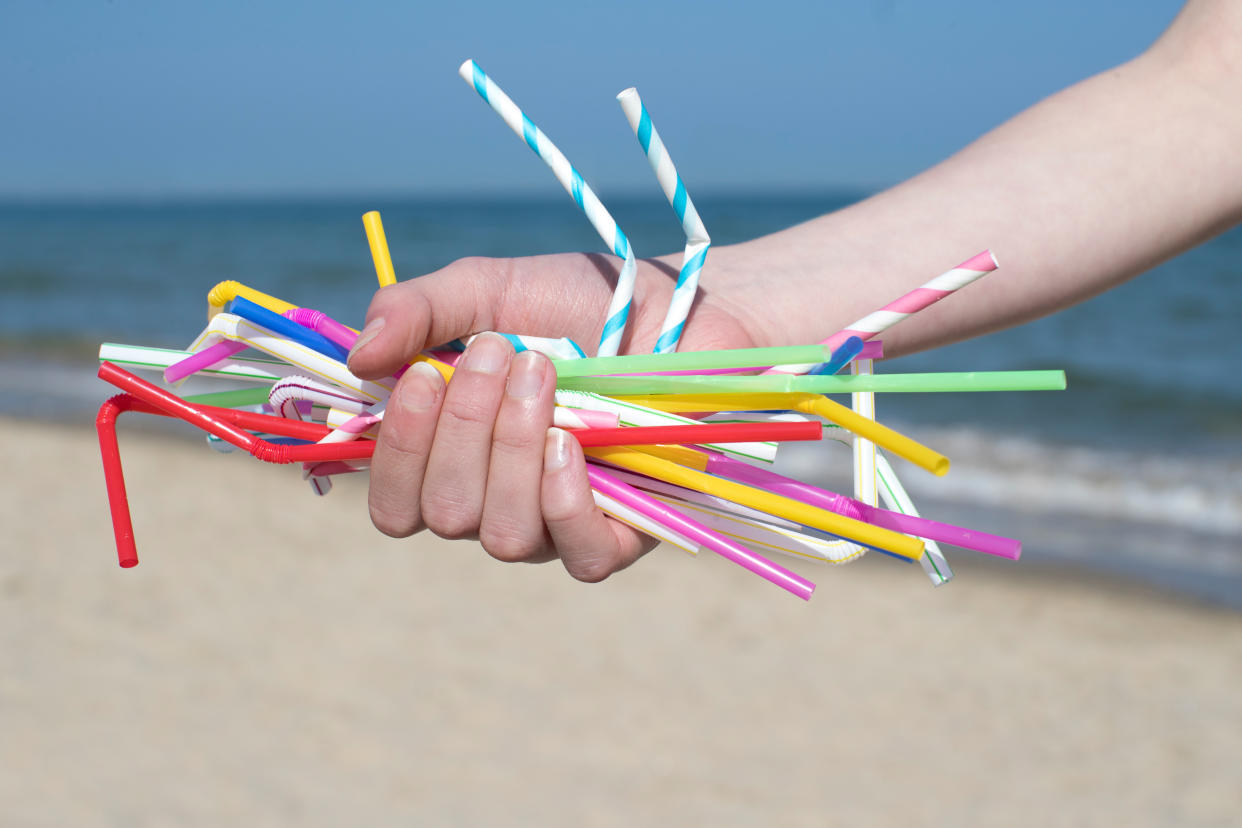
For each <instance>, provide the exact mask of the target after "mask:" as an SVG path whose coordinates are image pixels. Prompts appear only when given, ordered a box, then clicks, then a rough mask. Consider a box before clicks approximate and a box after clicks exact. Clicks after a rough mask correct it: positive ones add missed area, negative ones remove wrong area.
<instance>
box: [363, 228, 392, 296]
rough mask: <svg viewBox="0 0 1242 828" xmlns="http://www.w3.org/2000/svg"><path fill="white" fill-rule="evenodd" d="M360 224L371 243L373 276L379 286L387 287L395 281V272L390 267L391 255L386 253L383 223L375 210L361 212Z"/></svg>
mask: <svg viewBox="0 0 1242 828" xmlns="http://www.w3.org/2000/svg"><path fill="white" fill-rule="evenodd" d="M362 226H363V227H364V228H366V231H367V241H368V242H370V243H371V259H372V260H373V261H374V262H375V276H376V277H377V278H378V279H379V285H380V287H388V286H389V285H395V284H396V283H397V274H396V272H395V271H394V270H393V269H392V256H391V255H389V253H388V239H387V238H386V237H385V236H384V223H383V222H382V221H380V214H379V211H377V210H372V211H371V212H369V213H363V214H362Z"/></svg>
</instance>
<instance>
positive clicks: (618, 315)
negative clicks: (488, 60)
mask: <svg viewBox="0 0 1242 828" xmlns="http://www.w3.org/2000/svg"><path fill="white" fill-rule="evenodd" d="M457 73H458V74H459V75H461V76H462V78H463V79H464V80H465V81H466V83H468V84H470V85H471V86H473V87H474V91H476V92H478V93H479V96H480V97H481V98H483V100H485V101H487V103H488V104H489V105H490V106H491V107H492V109H494V110H496V114H497V115H499V116H500V117H501V118H502V119H503V120H504V122H505V123H506V124H508V125H509V128H510V129H512V130H513V131H514V132H516V133H517V134H518V135H519V136H521V137H522V138H523V139H524V140H525V141H526V144H527V146H529V147H530V148H531V149H532V150H534V152H535V154H536V155H538V156H539V157H540V158H542V159H543V160H544V163H546V164H547V165H548V166H549V167H550V168H551V169H552V174H553V175H555V176H556V180H557V181H559V182H561V186H562V187H564V188H565V190H566V192H568V193H569V194H570V196H572V197H573V200H574V201H575V202H576V203H577V204H578V206H579V207H581V208H582V212H584V213H586V217H587V220H588V221H590V222H591V224H592V226H594V227H595V230H596V232H597V233H599V235H600V238H602V239H603V240H604V243H605V244H607V245H609V246H611V247H612V251H613V252H614V253H616V254H617V255H618V256H620V257H621V258H623V259H625V263H624V264H623V265H622V266H621V273H620V275H619V276H618V277H617V288H616V290H614V291H613V294H612V301H611V302H610V303H609V305H608V315H607V317H606V319H605V320H604V331H603V333H602V334H601V335H600V340H599V349H598V351H597V354H598V355H599V356H616V355H617V352H618V351H619V350H620V348H621V337H622V335H623V334H624V333H625V323H626V322H627V321H628V320H629V316H630V304H631V300H632V299H633V297H634V277H635V275H636V273H637V263H636V262H635V260H634V251H633V250H632V249H630V242H629V239H627V238H626V237H625V234H624V233H622V232H621V228H620V227H618V226H617V222H616V221H614V220H613V218H612V216H611V215H610V214H609V212H608V210H607V209H605V208H604V205H603V204H602V203H600V200H599V198H597V197H596V195H595V193H594V192H593V191H592V190H591V188H590V187H588V186H587V183H586V182H585V181H584V180H583V179H582V175H581V173H579V172H578V171H577V170H576V169H574V167H573V165H572V164H570V163H569V159H567V158H566V157H565V155H564V154H563V153H562V152H561V151H560V150H559V149H557V148H556V145H555V144H553V143H552V141H551V140H549V139H548V136H546V135H544V134H543V132H542V130H540V129H539V127H537V126H535V123H534V122H533V121H532V120H531V119H530V118H528V117H526V114H525V113H523V112H522V110H521V109H519V108H518V105H517V104H515V103H514V102H513V100H512V99H511V98H510V97H509V96H508V95H506V94H505V93H504V90H503V89H501V88H500V87H499V86H497V85H496V84H495V82H493V81H492V79H491V78H489V77H488V76H487V75H486V74H485V73H484V72H483V70H482V69H480V68H479V65H478V64H477V63H475V62H474V61H473V60H468V61H466V62H465V63H463V64H462V65H461V68H460V69H458V70H457Z"/></svg>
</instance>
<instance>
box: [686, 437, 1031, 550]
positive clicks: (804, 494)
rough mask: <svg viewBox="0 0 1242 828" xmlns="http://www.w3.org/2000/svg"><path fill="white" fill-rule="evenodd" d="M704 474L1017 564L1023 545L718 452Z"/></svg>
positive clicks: (710, 456)
mask: <svg viewBox="0 0 1242 828" xmlns="http://www.w3.org/2000/svg"><path fill="white" fill-rule="evenodd" d="M707 471H708V472H709V473H711V474H718V475H720V476H722V477H728V478H732V479H733V480H737V481H738V482H740V483H747V484H749V485H752V486H758V487H760V488H764V489H767V490H768V491H771V492H773V493H775V494H780V495H784V496H785V497H792V498H794V499H795V500H801V501H802V502H803V503H809V504H810V505H812V506H818V507H820V508H821V509H827V510H828V511H830V512H836V513H837V514H838V515H844V516H846V517H850V518H854V519H855V520H863V521H866V522H867V523H870V524H872V525H874V526H879V527H882V528H884V529H892V530H893V531H894V532H904V533H905V534H907V535H914V536H915V537H919V538H927V539H928V540H934V541H939V542H940V543H948V544H952V545H953V546H960V547H962V548H963V549H973V550H975V551H976V552H983V553H984V554H986V555H996V556H997V557H1000V558H1008V559H1009V560H1011V561H1016V560H1018V558H1019V557H1021V556H1022V542H1021V541H1018V540H1014V539H1013V538H1006V537H1002V536H1000V535H992V534H989V533H987V532H979V531H976V530H974V529H966V528H963V527H961V526H954V525H953V524H951V523H941V522H940V521H937V520H928V519H927V518H923V517H915V516H913V515H903V514H902V513H901V512H892V511H889V510H888V509H881V508H878V507H876V506H869V505H867V504H866V503H863V502H862V501H861V500H855V499H854V498H852V497H846V496H845V495H842V494H837V493H836V492H830V491H828V490H827V489H820V488H818V487H816V486H811V485H809V484H807V483H803V482H801V481H799V480H793V479H791V478H788V477H785V476H784V475H780V474H777V473H776V472H772V471H768V470H767V469H761V468H758V467H756V466H752V465H750V464H749V463H744V462H742V461H741V460H737V459H735V458H733V457H729V456H728V455H725V454H721V453H719V452H715V451H708V452H707Z"/></svg>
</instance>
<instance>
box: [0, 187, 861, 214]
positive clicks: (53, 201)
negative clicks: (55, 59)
mask: <svg viewBox="0 0 1242 828" xmlns="http://www.w3.org/2000/svg"><path fill="white" fill-rule="evenodd" d="M879 189H880V188H867V187H859V186H855V185H847V184H842V185H840V186H829V187H824V186H814V187H716V188H713V187H700V188H697V189H696V190H695V192H694V197H695V199H696V200H697V201H701V202H708V201H728V202H736V201H741V200H746V201H756V200H758V201H770V202H807V201H834V202H840V201H843V200H844V201H858V200H861V199H863V198H866V197H868V196H870V195H873V194H874V193H876V192H878V191H879ZM606 195H607V196H608V200H611V201H615V202H624V203H627V204H628V203H634V202H639V201H648V200H651V199H660V200H662V199H663V196H662V194H661V193H660V191H659V189H658V188H657V187H655V186H654V184H653V185H652V186H650V187H632V188H630V187H627V188H625V189H617V190H612V191H607V192H606ZM565 198H566V196H565V194H564V193H563V192H560V191H559V190H549V189H547V188H538V189H534V188H520V189H508V188H494V189H477V190H470V189H466V190H460V189H459V190H429V191H424V192H418V191H405V190H403V191H378V190H339V191H338V190H323V191H306V192H298V191H292V190H270V191H246V192H211V191H173V192H154V193H144V192H130V193H89V192H83V193H51V194H24V193H8V194H6V193H0V209H6V210H8V209H23V208H51V209H55V208H92V207H100V208H103V207H180V206H184V207H202V206H215V205H220V206H230V205H246V206H266V205H271V206H282V205H314V204H339V203H342V202H363V201H369V202H374V203H376V204H379V205H381V206H382V205H384V204H390V205H417V204H432V203H436V204H452V203H474V204H479V203H484V204H508V203H516V202H521V203H527V204H529V203H543V202H548V203H554V202H559V201H563V200H564V199H565Z"/></svg>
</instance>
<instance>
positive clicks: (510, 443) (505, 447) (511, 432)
mask: <svg viewBox="0 0 1242 828" xmlns="http://www.w3.org/2000/svg"><path fill="white" fill-rule="evenodd" d="M546 433H547V428H546V427H545V426H543V425H538V426H536V427H534V428H526V429H523V428H498V429H496V433H495V434H493V435H492V446H493V448H496V449H500V450H501V451H503V452H506V453H509V454H517V455H522V456H534V457H538V455H539V453H541V452H542V451H543V443H544V440H545V437H544V435H545V434H546Z"/></svg>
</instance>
